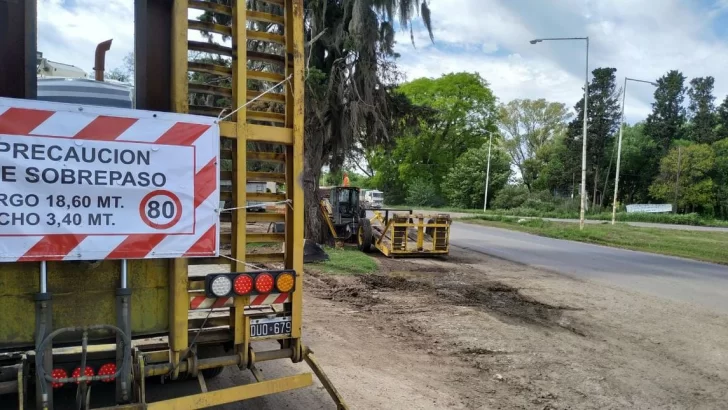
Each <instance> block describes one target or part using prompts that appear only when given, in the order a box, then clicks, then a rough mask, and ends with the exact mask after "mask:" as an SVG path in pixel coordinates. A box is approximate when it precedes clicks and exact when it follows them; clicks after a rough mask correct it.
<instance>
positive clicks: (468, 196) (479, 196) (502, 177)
mask: <svg viewBox="0 0 728 410" xmlns="http://www.w3.org/2000/svg"><path fill="white" fill-rule="evenodd" d="M487 165H488V144H487V143H486V144H484V145H483V146H482V147H480V148H471V149H469V150H468V151H466V152H465V153H464V154H463V155H461V156H460V158H458V160H457V162H456V163H455V165H454V166H453V167H452V168H450V171H449V172H448V173H447V175H446V176H445V179H444V181H443V183H442V191H443V192H444V194H445V196H446V197H447V199H448V203H449V204H450V205H451V206H454V207H458V208H464V209H475V208H477V209H481V208H483V200H484V199H485V198H484V196H485V174H486V170H487ZM511 172H512V171H511V167H510V158H509V156H508V154H507V153H506V152H505V151H504V150H503V149H501V148H499V147H495V146H494V147H492V149H491V159H490V178H489V183H488V202H489V203H490V202H491V201H492V199H493V197H494V196H495V195H496V194H497V193H498V191H500V190H501V189H502V188H503V187H504V186H505V185H506V183H508V179H509V178H510V177H511Z"/></svg>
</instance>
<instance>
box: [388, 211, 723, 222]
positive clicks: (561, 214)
mask: <svg viewBox="0 0 728 410" xmlns="http://www.w3.org/2000/svg"><path fill="white" fill-rule="evenodd" d="M393 208H397V209H421V210H423V211H433V212H458V213H465V214H472V215H477V216H481V215H488V216H522V217H528V218H555V219H579V212H578V211H575V212H566V211H543V210H539V209H532V208H513V209H490V210H488V211H487V212H483V210H482V209H459V208H427V207H405V206H396V207H393ZM586 219H591V220H598V221H611V220H612V213H611V212H600V213H588V212H587V214H586ZM617 221H618V222H648V223H657V224H670V225H691V226H714V227H728V221H724V220H721V219H713V218H706V217H704V216H701V215H698V214H695V213H692V214H677V215H676V214H655V213H627V212H617Z"/></svg>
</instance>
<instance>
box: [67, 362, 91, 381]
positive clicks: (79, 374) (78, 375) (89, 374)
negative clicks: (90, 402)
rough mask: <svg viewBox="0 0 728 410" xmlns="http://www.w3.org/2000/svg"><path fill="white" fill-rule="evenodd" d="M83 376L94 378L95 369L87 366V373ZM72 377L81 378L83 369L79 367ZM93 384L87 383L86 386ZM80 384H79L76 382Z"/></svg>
mask: <svg viewBox="0 0 728 410" xmlns="http://www.w3.org/2000/svg"><path fill="white" fill-rule="evenodd" d="M83 375H84V376H86V377H93V375H94V369H92V368H90V367H89V366H86V371H84V372H83ZM71 377H81V367H77V368H75V369H74V370H73V374H71ZM89 383H91V382H90V381H88V382H86V384H89ZM76 384H78V382H76Z"/></svg>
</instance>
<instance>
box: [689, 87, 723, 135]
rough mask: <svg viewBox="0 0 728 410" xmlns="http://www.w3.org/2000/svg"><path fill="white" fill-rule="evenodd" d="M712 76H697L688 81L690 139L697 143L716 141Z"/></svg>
mask: <svg viewBox="0 0 728 410" xmlns="http://www.w3.org/2000/svg"><path fill="white" fill-rule="evenodd" d="M714 83H715V80H714V78H713V77H710V76H708V77H697V78H693V79H692V80H691V81H690V89H689V90H688V96H690V105H689V106H688V111H689V113H690V117H691V118H690V120H691V124H690V139H691V140H693V141H695V142H697V143H704V144H711V143H713V142H715V141H716V137H717V135H716V132H715V126H716V125H717V121H716V116H715V113H714V111H715V97H714V96H713V84H714Z"/></svg>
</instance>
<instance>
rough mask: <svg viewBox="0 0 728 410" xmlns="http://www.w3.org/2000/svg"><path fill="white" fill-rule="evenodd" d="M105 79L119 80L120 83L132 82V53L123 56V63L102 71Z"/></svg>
mask: <svg viewBox="0 0 728 410" xmlns="http://www.w3.org/2000/svg"><path fill="white" fill-rule="evenodd" d="M104 78H105V79H107V80H115V81H120V82H122V83H132V84H133V83H134V53H133V52H132V53H129V54H127V55H125V56H124V61H123V65H122V66H121V67H116V68H114V69H112V70H110V71H106V72H104Z"/></svg>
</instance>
